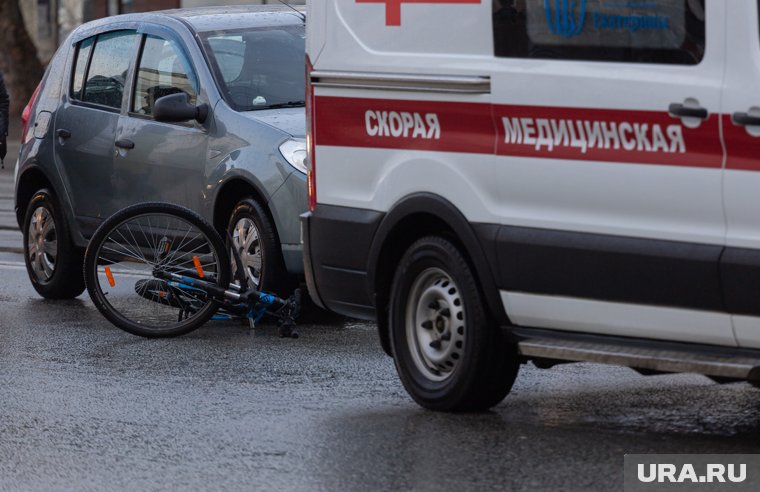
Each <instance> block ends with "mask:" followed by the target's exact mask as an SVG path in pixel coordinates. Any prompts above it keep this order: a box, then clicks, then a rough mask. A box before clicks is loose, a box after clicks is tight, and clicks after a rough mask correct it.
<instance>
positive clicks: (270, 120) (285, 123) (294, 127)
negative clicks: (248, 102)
mask: <svg viewBox="0 0 760 492" xmlns="http://www.w3.org/2000/svg"><path fill="white" fill-rule="evenodd" d="M240 114H242V115H243V116H245V117H246V118H250V119H252V120H255V121H259V122H261V123H265V124H267V125H269V126H271V127H274V128H277V129H278V130H282V131H283V132H285V133H288V134H290V135H291V136H293V137H296V138H305V137H306V111H305V110H304V108H283V109H264V110H260V111H245V112H242V113H240Z"/></svg>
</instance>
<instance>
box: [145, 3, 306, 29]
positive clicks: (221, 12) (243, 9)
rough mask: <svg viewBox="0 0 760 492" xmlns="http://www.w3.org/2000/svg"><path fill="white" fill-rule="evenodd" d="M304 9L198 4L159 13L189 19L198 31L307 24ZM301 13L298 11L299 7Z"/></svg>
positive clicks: (277, 6) (188, 21)
mask: <svg viewBox="0 0 760 492" xmlns="http://www.w3.org/2000/svg"><path fill="white" fill-rule="evenodd" d="M301 7H302V8H300V9H299V8H297V7H295V6H294V7H293V8H290V7H288V6H286V5H235V6H226V7H196V8H189V9H174V10H163V11H159V12H157V13H158V14H163V15H168V16H171V17H176V18H180V19H183V20H185V21H186V22H187V23H188V24H190V25H191V26H192V28H193V29H194V30H195V31H197V32H204V31H216V30H221V29H223V30H232V29H240V28H244V27H264V26H273V25H286V24H300V23H303V17H302V16H303V15H305V13H304V12H303V6H301ZM294 9H295V10H297V11H298V12H299V13H300V15H299V13H297V12H296V11H295V10H294Z"/></svg>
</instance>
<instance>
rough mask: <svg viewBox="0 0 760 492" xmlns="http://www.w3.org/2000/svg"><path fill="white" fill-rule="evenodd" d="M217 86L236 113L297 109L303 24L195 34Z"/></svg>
mask: <svg viewBox="0 0 760 492" xmlns="http://www.w3.org/2000/svg"><path fill="white" fill-rule="evenodd" d="M201 37H202V39H203V46H204V50H205V51H206V54H207V56H208V58H209V60H210V61H211V68H212V70H213V71H214V75H215V79H216V82H217V85H218V86H219V89H220V91H221V92H222V95H223V96H224V99H225V101H227V103H228V104H229V105H230V106H231V107H232V108H233V109H235V110H237V111H252V110H257V109H269V108H272V107H282V106H302V105H303V104H304V84H305V72H304V65H305V41H304V38H305V32H304V26H303V25H286V26H274V27H268V28H256V29H249V30H234V31H214V32H206V33H201Z"/></svg>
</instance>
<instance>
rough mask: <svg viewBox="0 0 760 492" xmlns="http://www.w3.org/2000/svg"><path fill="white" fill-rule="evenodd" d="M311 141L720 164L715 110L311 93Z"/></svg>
mask: <svg viewBox="0 0 760 492" xmlns="http://www.w3.org/2000/svg"><path fill="white" fill-rule="evenodd" d="M315 116H316V120H317V135H316V143H317V145H328V146H339V147H364V148H384V149H399V150H427V151H438V152H460V153H471V154H498V155H504V156H520V157H532V158H550V159H563V160H585V161H599V162H611V163H638V164H660V165H670V166H691V167H705V168H720V167H721V165H722V160H723V157H722V156H723V149H722V146H721V144H720V140H719V131H718V127H719V125H720V117H719V116H718V115H711V116H710V117H709V118H708V119H707V120H705V121H702V122H701V124H700V125H699V126H698V127H697V128H689V127H687V126H684V125H683V124H682V122H681V120H680V119H678V118H674V117H671V116H670V115H669V114H668V113H667V112H657V111H628V110H608V109H584V108H558V107H544V106H511V105H490V104H484V103H458V102H439V101H408V100H389V99H364V98H361V99H360V98H342V97H328V96H318V97H317V98H316V102H315Z"/></svg>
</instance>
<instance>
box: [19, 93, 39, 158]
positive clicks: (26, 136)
mask: <svg viewBox="0 0 760 492" xmlns="http://www.w3.org/2000/svg"><path fill="white" fill-rule="evenodd" d="M41 87H42V82H40V83H39V84H37V88H36V89H34V93H33V94H32V98H31V99H29V102H28V103H26V106H25V107H24V111H23V112H22V113H21V143H22V144H25V143H27V142H28V141H29V140H31V138H32V135H33V134H34V132H31V133H30V132H29V121H30V120H31V119H32V108H33V107H34V103H35V102H37V96H39V94H40V88H41Z"/></svg>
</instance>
